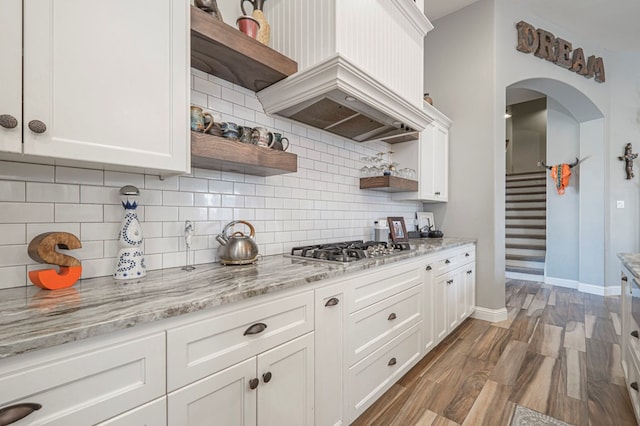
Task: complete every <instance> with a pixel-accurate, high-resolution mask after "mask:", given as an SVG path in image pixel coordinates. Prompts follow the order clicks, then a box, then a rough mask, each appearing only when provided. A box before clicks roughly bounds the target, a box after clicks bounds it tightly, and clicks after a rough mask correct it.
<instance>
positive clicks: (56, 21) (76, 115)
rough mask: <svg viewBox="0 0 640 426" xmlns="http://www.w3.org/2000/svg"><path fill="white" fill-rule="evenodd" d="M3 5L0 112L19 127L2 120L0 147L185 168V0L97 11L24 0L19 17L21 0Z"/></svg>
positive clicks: (59, 1) (114, 4)
mask: <svg viewBox="0 0 640 426" xmlns="http://www.w3.org/2000/svg"><path fill="white" fill-rule="evenodd" d="M9 5H10V6H9V13H5V12H4V10H3V13H2V16H1V17H0V40H1V41H0V46H2V47H3V57H4V59H5V61H3V64H2V65H0V78H1V79H2V80H3V85H4V86H5V88H2V89H0V115H2V114H8V115H11V116H13V117H14V118H15V120H16V122H17V124H18V126H17V127H16V128H13V129H7V128H4V127H0V150H4V151H9V152H16V153H23V154H27V156H26V157H24V159H26V160H27V161H38V158H39V157H40V158H43V157H44V158H55V159H61V160H73V161H75V162H78V161H79V162H82V163H86V164H90V163H91V164H93V165H94V166H99V167H106V166H107V165H117V166H128V167H130V168H135V169H149V170H155V171H160V172H167V173H180V172H188V171H189V161H190V156H189V153H190V144H189V113H188V106H189V55H190V51H189V13H188V12H189V2H187V1H186V0H178V1H174V0H160V1H159V2H156V3H154V7H152V8H149V6H148V2H146V1H142V0H134V1H123V0H119V1H110V2H106V3H104V4H102V5H101V7H100V11H99V13H97V14H96V10H95V5H93V4H92V3H90V2H83V1H69V0H29V1H24V9H23V10H24V16H23V18H22V19H20V17H19V14H18V10H16V8H18V7H19V8H22V2H18V1H16V0H9ZM3 9H4V7H3ZM16 18H17V19H16ZM5 20H6V21H7V22H5ZM21 23H22V25H21ZM16 26H19V28H18V31H19V34H20V37H18V38H17V39H16V34H15V33H16ZM9 43H11V46H5V44H9ZM23 46H24V47H23ZM22 47H23V49H24V61H23V62H22V58H16V50H17V49H18V50H21V49H22ZM5 49H7V50H5ZM5 52H8V56H6V55H5ZM7 58H8V59H7ZM16 59H17V61H16ZM20 63H23V64H24V68H23V69H22V70H21V72H20V73H19V72H18V70H20V66H19V64H20ZM7 87H8V88H7ZM16 93H20V97H17V96H16ZM67 163H68V162H67ZM82 163H81V164H82Z"/></svg>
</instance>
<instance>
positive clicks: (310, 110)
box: [257, 0, 433, 142]
mask: <svg viewBox="0 0 640 426" xmlns="http://www.w3.org/2000/svg"><path fill="white" fill-rule="evenodd" d="M266 4H267V5H268V4H269V3H266ZM273 4H274V7H273V8H272V9H271V10H269V11H268V13H269V16H270V21H272V23H271V27H272V35H273V40H272V45H273V46H272V47H274V48H275V49H276V50H278V51H280V52H282V53H283V54H285V55H287V56H289V57H291V58H293V59H294V60H296V61H297V62H298V67H299V69H300V71H298V72H297V73H295V74H294V75H292V76H289V77H287V78H286V79H284V80H282V81H280V82H278V83H276V84H274V85H272V86H269V87H267V88H266V89H263V90H261V91H260V92H258V94H257V95H258V99H259V100H260V102H261V103H262V105H263V107H264V110H265V111H266V112H267V113H269V114H277V115H280V116H284V117H288V118H291V119H292V120H296V121H299V122H301V123H304V124H307V125H309V126H312V127H316V128H319V129H322V130H326V131H328V132H331V133H334V134H336V135H339V136H342V137H345V138H349V139H352V140H354V141H357V142H367V141H372V140H383V141H387V142H402V141H406V140H413V139H417V138H418V135H419V132H420V131H422V130H423V129H424V128H425V127H427V126H428V125H429V123H431V121H432V119H431V118H430V117H429V116H428V115H427V114H425V113H424V111H423V108H422V103H423V100H422V94H423V93H422V92H423V67H424V63H423V55H424V46H423V41H424V36H425V35H426V33H427V32H428V31H429V30H431V29H432V28H433V27H432V26H431V23H430V22H429V21H428V20H427V18H426V17H425V16H424V14H423V13H422V12H421V11H420V10H419V8H418V6H416V4H415V3H414V2H413V1H411V0H374V1H372V0H368V1H344V0H343V1H340V0H317V1H314V2H299V1H297V0H282V1H279V2H273ZM301 16H304V18H305V19H300V17H301ZM280 28H283V29H285V30H282V31H277V30H276V29H280ZM376 28H379V31H378V32H376V31H375V29H376Z"/></svg>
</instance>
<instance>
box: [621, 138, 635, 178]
mask: <svg viewBox="0 0 640 426" xmlns="http://www.w3.org/2000/svg"><path fill="white" fill-rule="evenodd" d="M636 158H638V154H633V148H632V147H631V143H628V144H626V145H625V146H624V155H621V156H619V157H618V160H620V161H624V169H625V171H626V172H627V177H626V179H632V178H633V176H634V174H633V160H635V159H636Z"/></svg>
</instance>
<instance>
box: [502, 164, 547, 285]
mask: <svg viewBox="0 0 640 426" xmlns="http://www.w3.org/2000/svg"><path fill="white" fill-rule="evenodd" d="M506 179H507V180H506V259H505V260H506V268H505V269H506V276H507V278H516V279H532V280H536V281H539V280H542V278H543V276H544V262H545V255H546V252H547V245H546V233H547V193H546V181H547V176H546V173H545V172H544V171H541V172H529V173H515V174H510V175H507V178H506Z"/></svg>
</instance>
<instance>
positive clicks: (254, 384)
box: [249, 378, 260, 390]
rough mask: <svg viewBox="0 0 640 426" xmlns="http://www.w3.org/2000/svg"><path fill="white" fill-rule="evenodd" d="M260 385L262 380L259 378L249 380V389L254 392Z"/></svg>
mask: <svg viewBox="0 0 640 426" xmlns="http://www.w3.org/2000/svg"><path fill="white" fill-rule="evenodd" d="M259 384H260V380H258V379H257V378H253V379H251V380H249V389H251V390H254V389H255V388H257V387H258V385H259Z"/></svg>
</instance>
